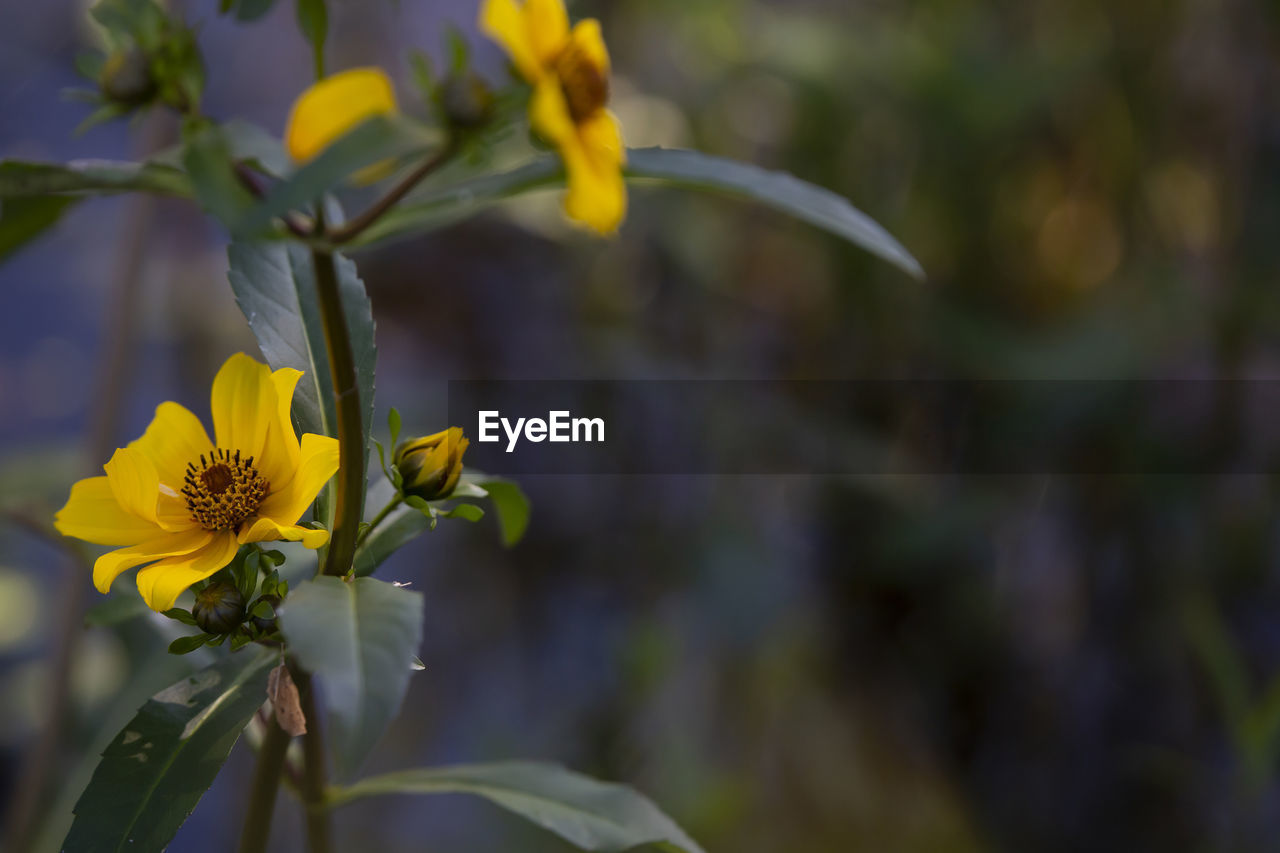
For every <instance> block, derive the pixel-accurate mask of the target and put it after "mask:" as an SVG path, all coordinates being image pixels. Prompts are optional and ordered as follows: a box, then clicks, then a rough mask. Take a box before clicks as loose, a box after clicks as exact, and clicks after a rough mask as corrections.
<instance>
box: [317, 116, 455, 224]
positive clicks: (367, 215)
mask: <svg viewBox="0 0 1280 853" xmlns="http://www.w3.org/2000/svg"><path fill="white" fill-rule="evenodd" d="M457 150H458V146H457V142H456V140H454V139H453V138H452V137H450V138H449V139H448V141H446V142H445V144H444V146H443V147H442V148H441V149H440V150H439V151H437V152H436V155H435V156H434V157H432V158H430V159H429V160H427V161H426V162H425V163H423V164H422V165H421V166H419V167H418V168H416V169H414V170H413V171H412V172H410V173H409V174H408V175H406V176H405V178H404V180H402V181H401V182H400V183H398V184H396V185H395V186H394V187H392V188H391V189H390V190H388V191H387V194H386V195H384V196H383V197H382V198H380V199H378V200H377V201H375V202H374V203H373V204H371V205H369V207H368V208H367V209H366V210H365V211H364V212H363V213H361V214H360V215H359V216H356V217H354V218H352V219H350V220H348V221H347V222H346V223H344V224H343V225H339V226H338V227H336V228H334V229H333V230H331V231H327V232H326V233H325V235H324V236H325V238H326V239H327V240H328V242H329V243H330V244H331V245H334V246H338V245H341V244H342V243H347V242H350V241H351V240H354V239H355V238H356V237H358V236H360V234H361V232H363V231H364V230H365V229H366V228H368V227H369V226H370V225H372V224H373V223H375V222H377V221H378V220H379V219H381V218H382V215H383V214H384V213H386V212H387V211H388V210H390V209H391V208H393V207H395V205H396V204H397V203H399V201H400V200H401V199H403V198H404V197H405V196H406V195H408V194H409V190H411V189H413V188H414V187H415V186H417V185H418V182H419V181H421V180H422V179H423V178H425V177H426V176H427V175H430V174H431V173H432V172H434V171H436V170H437V169H439V168H440V167H441V166H443V165H444V164H445V163H447V162H449V160H450V159H452V157H453V155H454V153H455V152H456V151H457Z"/></svg>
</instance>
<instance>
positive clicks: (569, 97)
mask: <svg viewBox="0 0 1280 853" xmlns="http://www.w3.org/2000/svg"><path fill="white" fill-rule="evenodd" d="M555 70H556V76H557V77H559V78H560V88H561V89H562V90H563V91H564V99H565V101H566V103H568V105H569V115H570V116H572V118H573V121H574V123H575V124H577V123H581V122H583V121H585V120H586V119H588V118H590V117H591V116H593V115H595V114H596V113H597V112H599V111H600V110H602V109H604V105H605V104H606V103H608V101H609V78H608V77H607V76H605V73H604V69H603V68H601V67H600V66H599V65H597V64H596V63H595V61H594V60H593V59H592V58H591V57H590V56H588V55H587V52H586V51H585V50H583V49H582V48H580V47H578V46H577V45H575V44H569V45H568V46H567V47H566V48H565V49H564V50H562V51H560V55H559V56H557V57H556V60H555Z"/></svg>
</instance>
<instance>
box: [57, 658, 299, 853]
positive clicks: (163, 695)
mask: <svg viewBox="0 0 1280 853" xmlns="http://www.w3.org/2000/svg"><path fill="white" fill-rule="evenodd" d="M278 657H279V655H278V654H273V653H272V652H270V651H269V650H267V649H262V650H259V651H257V652H242V653H240V654H237V655H233V656H231V657H229V658H226V659H225V660H223V661H221V662H219V663H217V664H214V665H213V666H211V667H209V668H208V669H204V670H201V671H200V672H197V673H195V674H194V675H191V676H188V677H186V678H184V679H182V680H181V681H179V682H178V683H176V684H174V685H173V686H171V687H169V688H167V689H165V690H162V691H161V692H159V693H157V694H156V695H155V696H153V697H152V698H151V699H150V700H149V701H148V702H147V703H146V704H145V705H143V706H142V709H141V710H140V711H138V714H137V716H135V717H134V718H133V720H131V721H130V722H129V724H128V725H126V726H125V727H124V729H123V730H122V731H121V732H120V734H119V735H117V736H116V738H115V740H113V741H112V742H111V745H110V746H108V747H107V749H106V751H105V752H104V753H103V756H102V762H101V763H100V764H99V765H98V768H97V770H96V771H94V774H93V779H92V780H91V781H90V782H89V786H88V787H87V788H86V789H85V792H84V794H82V795H81V797H80V800H79V802H77V803H76V807H75V814H76V817H75V821H74V823H72V825H71V831H70V832H69V833H68V834H67V837H66V840H65V841H64V842H63V843H62V849H63V850H68V851H76V853H107V851H111V853H117V852H118V851H129V853H150V852H151V851H159V850H163V849H164V848H165V846H166V845H167V844H168V843H169V841H170V839H172V838H173V836H174V833H176V832H177V831H178V828H179V827H180V826H181V825H182V822H183V821H184V820H186V819H187V816H188V815H190V814H191V812H192V810H193V809H194V808H195V807H196V803H198V802H199V801H200V797H201V796H203V795H204V792H205V791H207V790H208V789H209V785H210V784H212V782H213V778H214V777H215V776H216V775H217V774H218V771H219V769H221V767H222V764H223V762H224V761H226V759H227V755H228V754H229V753H230V752H231V747H232V746H233V745H234V744H235V742H236V739H237V738H238V737H239V736H240V731H241V730H242V729H243V728H244V727H245V725H246V724H247V723H248V722H249V719H250V718H251V717H253V715H254V713H255V712H256V711H257V710H258V707H259V706H260V705H261V704H262V702H263V700H264V699H265V698H266V689H267V671H268V670H269V669H270V668H271V664H272V662H273V661H274V660H276V659H278Z"/></svg>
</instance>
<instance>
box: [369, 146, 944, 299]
mask: <svg viewBox="0 0 1280 853" xmlns="http://www.w3.org/2000/svg"><path fill="white" fill-rule="evenodd" d="M626 176H627V178H628V180H631V181H654V182H658V183H662V184H667V185H671V186H677V187H683V188H685V189H695V190H710V191H713V192H719V193H725V194H727V195H731V196H736V197H738V198H745V199H749V200H752V201H755V202H758V203H760V204H763V205H766V206H768V207H772V208H774V209H775V210H779V211H781V212H783V213H787V214H789V215H791V216H794V217H796V218H797V219H800V220H801V221H804V222H808V223H809V224H811V225H815V226H817V227H819V228H822V229H823V230H825V231H828V232H830V233H832V234H835V235H837V236H839V237H843V238H844V239H846V240H848V241H849V242H851V243H853V244H854V245H857V246H861V247H862V248H863V249H866V250H867V251H869V252H871V253H872V254H873V255H876V256H878V257H880V258H882V259H883V260H886V261H888V262H889V263H891V264H893V265H895V266H897V267H898V268H899V269H902V270H904V271H906V272H907V273H908V274H910V275H912V276H915V277H916V278H923V277H924V272H923V270H922V269H921V268H920V264H919V262H918V261H916V259H915V258H913V257H912V256H911V254H910V253H909V252H908V251H907V250H906V249H905V248H903V247H902V244H900V243H899V242H898V241H897V240H895V239H894V238H893V237H892V236H891V235H890V234H889V232H887V231H885V230H884V228H882V227H881V226H880V225H879V224H877V223H876V222H875V221H874V220H872V219H871V218H870V217H869V216H867V215H866V214H865V213H863V212H862V211H860V210H858V209H857V208H855V207H854V206H853V205H852V204H850V203H849V201H848V200H847V199H845V198H843V197H842V196H840V195H837V194H836V193H834V192H831V191H830V190H827V189H823V188H822V187H818V186H814V185H813V184H810V183H807V182H805V181H802V180H800V179H799V178H796V177H794V176H792V175H788V174H786V173H783V172H770V171H768V170H765V169H762V168H760V167H759V166H753V165H751V164H749V163H739V162H735V161H733V160H728V159H725V158H723V157H713V156H711V155H709V154H703V153H701V152H698V151H687V150H683V149H670V148H631V149H628V150H627V167H626ZM563 180H564V170H563V168H562V166H561V165H560V161H559V160H558V159H557V158H555V157H544V158H541V159H539V160H535V161H533V162H531V163H528V164H526V165H524V166H521V167H519V168H517V169H513V170H511V171H509V172H504V173H501V174H497V175H486V176H484V177H480V178H475V179H472V180H469V181H464V182H463V183H460V184H457V185H455V186H453V187H449V188H446V189H440V190H433V191H429V192H424V193H422V194H420V195H418V196H416V197H415V198H414V200H413V201H411V202H409V203H406V204H404V205H401V206H400V207H399V208H397V209H395V210H393V211H391V212H390V213H389V214H387V215H386V216H384V217H383V218H382V219H381V220H379V221H378V222H376V223H375V224H374V225H373V226H371V227H370V228H369V229H368V230H366V231H365V232H364V233H363V234H361V235H360V237H359V239H358V240H357V241H356V242H357V243H358V244H359V245H369V244H372V243H377V242H380V241H383V240H387V239H391V238H394V237H399V236H405V235H410V234H418V233H422V232H424V231H428V230H431V229H433V228H438V227H441V226H442V225H448V224H450V223H453V222H456V221H458V220H460V219H464V218H466V217H468V216H471V215H473V214H475V213H477V212H479V211H481V210H483V209H485V208H487V207H489V206H491V205H493V204H496V203H498V202H500V201H503V200H504V199H508V198H512V197H514V196H517V195H521V194H523V193H526V192H530V191H533V190H538V189H545V188H548V187H554V186H557V185H559V184H561V183H562V182H563Z"/></svg>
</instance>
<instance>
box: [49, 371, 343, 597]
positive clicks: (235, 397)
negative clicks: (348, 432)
mask: <svg viewBox="0 0 1280 853" xmlns="http://www.w3.org/2000/svg"><path fill="white" fill-rule="evenodd" d="M301 376H302V372H301V371H298V370H294V369H292V368H287V367H286V368H281V369H280V370H277V371H274V372H272V371H271V369H270V368H268V367H267V366H266V365H265V364H261V363H259V362H258V361H255V360H254V359H252V358H250V357H249V356H247V355H244V354H243V353H237V354H236V355H233V356H231V358H229V359H227V362H226V363H225V364H224V365H223V366H222V368H221V369H220V370H219V371H218V375H217V376H216V377H215V378H214V380H213V392H212V399H211V408H212V410H213V429H214V438H213V439H212V440H211V439H210V438H209V434H208V433H207V432H205V428H204V426H203V424H201V423H200V419H199V418H197V417H196V416H195V415H194V414H192V413H191V411H190V410H188V409H186V408H184V407H183V406H180V405H178V404H177V403H171V402H169V403H161V404H160V406H159V407H158V408H157V409H156V414H155V418H154V419H153V420H152V421H151V424H150V426H148V427H147V429H146V432H144V433H143V434H142V437H141V438H139V439H137V440H136V441H133V442H130V444H129V445H128V446H127V447H122V448H120V449H118V450H117V451H116V452H115V454H114V455H113V456H112V457H111V460H110V461H109V462H108V463H107V464H106V465H105V466H103V468H104V471H105V476H101V477H89V478H88V479H84V480H81V481H79V482H78V483H76V484H75V485H73V486H72V487H71V497H70V498H69V499H68V500H67V503H66V505H65V506H64V507H63V508H62V509H61V510H59V511H58V514H57V516H56V518H55V522H54V523H55V526H56V527H57V528H58V530H59V532H61V533H62V534H64V535H66V536H74V537H75V538H77V539H83V540H85V541H87V542H93V543H95V544H99V545H114V546H119V547H117V550H114V551H108V552H107V553H106V554H103V555H102V556H101V557H99V558H98V560H97V562H95V563H94V566H93V583H94V585H95V586H96V587H97V588H98V590H99V591H101V592H107V591H108V590H109V589H110V588H111V584H112V582H113V581H114V580H115V579H116V577H117V576H118V575H119V574H121V573H122V572H124V571H127V570H129V569H132V568H134V567H135V566H145V568H143V569H142V570H141V571H140V572H138V578H137V583H138V591H139V592H140V593H141V594H142V597H143V599H144V600H145V601H146V602H147V605H148V606H149V607H151V609H153V610H168V609H169V608H170V607H173V603H174V601H175V600H176V599H177V597H178V595H179V594H180V593H181V592H182V591H183V590H185V589H186V588H187V587H189V586H191V585H192V584H193V583H196V582H197V581H201V580H204V579H205V578H207V577H209V576H210V575H212V574H214V573H215V572H217V571H218V570H219V569H221V568H222V567H223V566H225V565H227V563H229V562H231V559H232V558H233V557H234V556H235V554H236V551H237V550H238V549H239V547H240V546H241V545H243V544H245V543H248V542H264V541H272V540H279V539H284V540H290V541H297V542H301V543H302V544H303V545H305V546H306V547H308V548H319V547H321V546H322V545H324V544H325V543H326V542H328V541H329V533H328V531H326V530H313V529H311V528H308V527H300V526H298V524H297V521H298V519H299V518H301V517H302V514H303V513H304V512H305V511H306V509H307V507H309V506H310V505H311V503H312V501H314V500H315V497H316V494H317V493H318V492H319V491H320V489H321V488H323V487H324V485H325V483H327V482H328V481H329V479H330V478H331V477H333V475H334V473H335V472H336V471H337V470H338V442H337V441H336V440H335V439H332V438H329V437H327V436H323V435H315V434H312V433H307V434H305V435H303V436H302V440H301V441H299V440H298V437H297V434H296V433H295V432H294V429H293V424H292V422H291V421H290V419H289V410H290V407H291V405H292V401H293V392H294V389H295V387H296V386H297V384H298V379H299V378H301Z"/></svg>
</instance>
